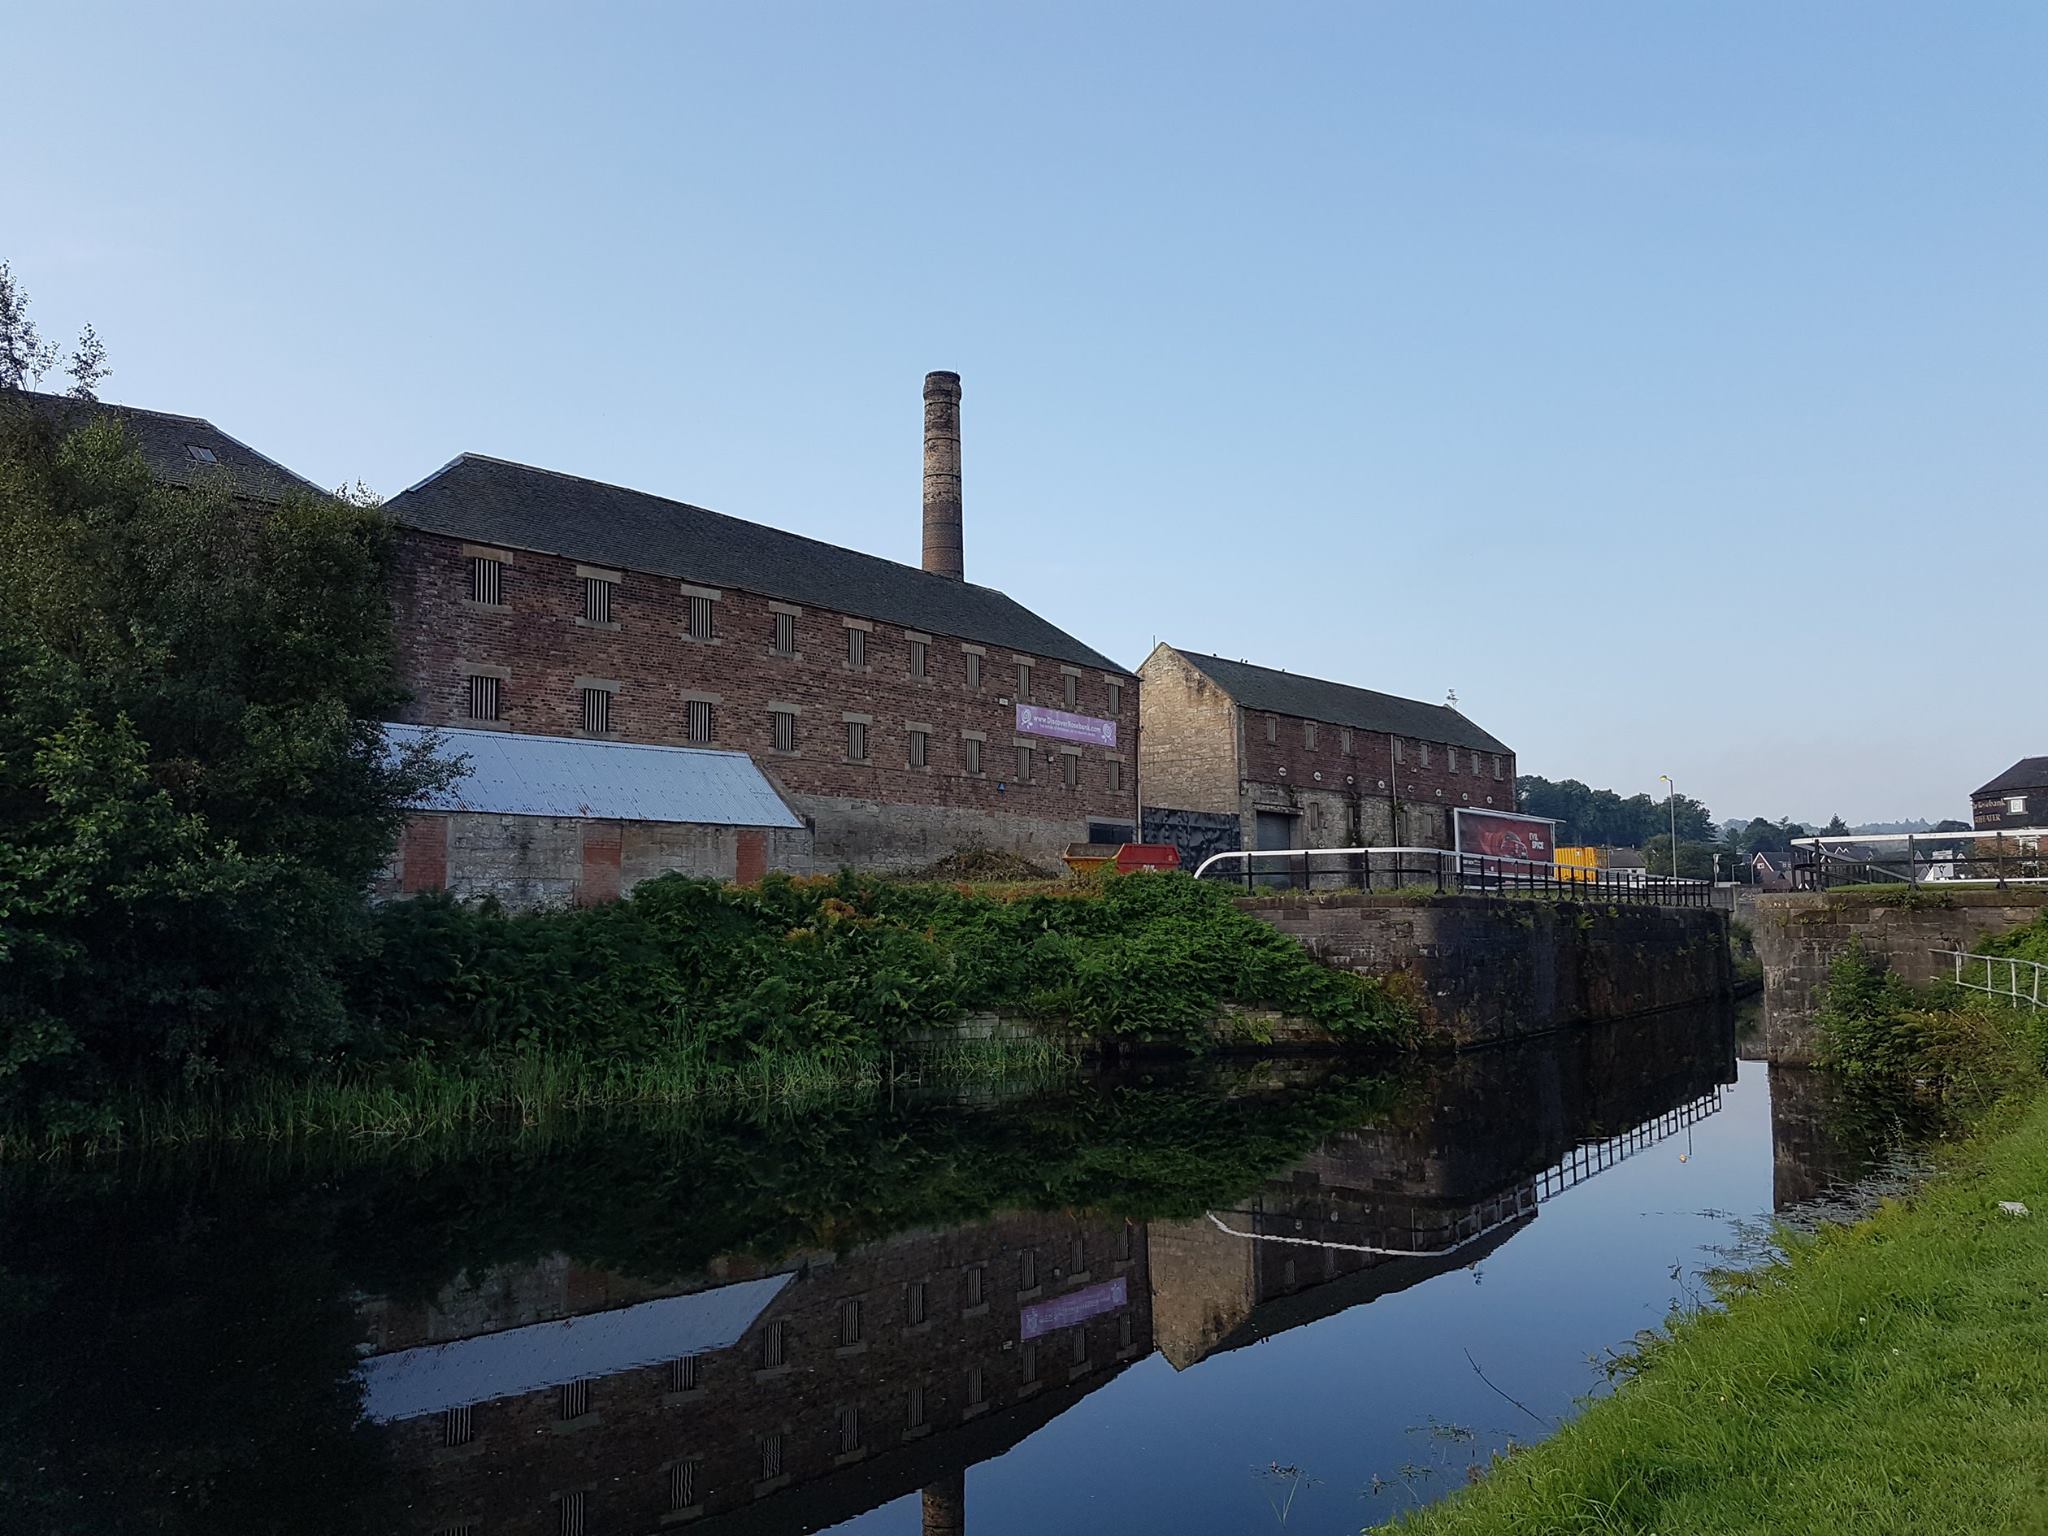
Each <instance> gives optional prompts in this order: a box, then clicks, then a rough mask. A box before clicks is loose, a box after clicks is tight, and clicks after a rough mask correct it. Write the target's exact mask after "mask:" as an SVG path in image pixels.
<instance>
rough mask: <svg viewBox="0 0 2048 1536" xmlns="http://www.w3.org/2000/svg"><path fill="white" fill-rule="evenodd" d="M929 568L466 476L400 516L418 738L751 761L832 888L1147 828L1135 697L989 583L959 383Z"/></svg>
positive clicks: (937, 414)
mask: <svg viewBox="0 0 2048 1536" xmlns="http://www.w3.org/2000/svg"><path fill="white" fill-rule="evenodd" d="M924 393H925V454H924V458H925V479H924V565H923V568H921V569H920V568H918V567H914V566H907V565H901V564H898V563H896V562H894V561H890V560H883V559H880V558H878V557H876V556H873V555H867V554H862V553H860V552H858V551H855V550H851V549H845V548H841V547H839V546H837V545H832V544H826V543H822V542H820V541H818V540H814V539H808V538H803V537H800V536H798V535H795V534H790V533H785V532H782V531H781V530H778V529H773V528H767V527H763V526H761V525H759V524H756V523H748V522H743V521H741V520H740V519H738V518H733V517H727V516H724V515H722V514H720V513H717V512H710V511H706V510H705V509H703V508H701V507H695V506H690V505H687V504H685V503H682V502H677V501H670V500H667V499H665V498H663V497H659V496H655V495H651V494H648V493H646V492H642V491H634V490H628V489H625V488H623V487H619V486H614V485H606V484H602V483H600V482H597V481H593V480H583V479H578V478H576V477H574V476H570V475H563V474H556V473H554V472H551V471H548V470H543V469H535V468H531V467H528V466H525V465H520V464H513V463H507V462H505V461H503V460H500V459H493V458H486V457H483V456H481V455H477V454H464V455H463V456H462V457H460V458H458V459H456V460H454V461H453V462H452V463H450V464H448V465H447V466H445V467H444V468H442V469H440V470H437V471H436V472H435V473H434V474H432V475H430V476H428V477H427V479H425V480H423V481H421V482H420V483H419V484H418V485H416V486H414V487H412V488H411V489H410V490H407V491H405V492H404V493H402V494H401V495H399V496H397V497H395V498H394V499H393V500H392V501H391V502H390V504H389V507H388V510H389V512H390V515H391V517H392V519H393V520H394V521H395V522H396V523H397V524H398V525H399V527H400V530H401V544H400V553H399V571H398V578H397V584H396V591H395V593H394V600H395V603H396V607H397V614H398V625H399V633H400V637H401V645H402V647H403V662H402V665H403V668H404V672H405V681H406V683H407V686H408V687H409V688H410V690H411V691H412V693H413V695H414V702H413V704H412V706H411V707H410V708H409V710H408V711H407V712H406V719H407V720H408V721H409V722H411V723H415V724H421V725H447V726H462V727H469V728H477V729H503V730H511V731H525V732H536V733H542V734H550V735H584V736H591V737H597V738H601V739H606V740H618V741H630V742H644V743H654V744H660V745H669V746H715V747H722V748H729V749H734V750H738V751H742V752H746V753H748V754H749V755H751V756H752V757H753V758H754V760H755V762H757V763H758V764H759V765H760V766H761V767H762V769H763V770H765V771H766V772H767V773H768V774H769V775H770V777H771V778H772V779H773V780H774V781H775V782H776V784H777V785H778V786H779V787H780V788H781V789H782V790H783V792H784V793H785V794H786V795H787V796H788V798H789V799H790V801H791V802H792V803H793V804H794V805H795V806H796V807H797V809H798V810H799V811H800V812H801V813H803V815H804V816H805V817H806V818H807V819H809V820H810V821H811V822H812V824H813V826H814V828H815V845H814V854H815V858H816V861H817V863H818V865H819V866H820V867H823V868H829V867H831V866H833V865H835V864H840V863H846V864H854V865H858V866H865V867H875V868H894V869H907V868H915V867H918V866H920V865H924V864H927V863H930V862H931V861H932V860H934V859H936V858H938V857H941V856H943V855H945V854H947V853H950V852H953V851H955V850H957V849H962V848H975V847H991V848H1004V849H1009V850H1012V851H1015V852H1017V853H1020V854H1022V855H1024V856H1025V857H1027V858H1030V859H1033V860H1034V861H1036V862H1039V863H1042V864H1051V863H1055V862H1056V861H1057V859H1058V858H1059V855H1060V854H1061V853H1062V852H1063V851H1064V849H1065V848H1066V846H1067V845H1068V844H1070V843H1075V842H1083V841H1115V842H1121V841H1125V840H1127V839H1128V838H1130V837H1131V836H1134V835H1135V829H1136V825H1137V819H1138V817H1137V774H1136V771H1135V770H1136V766H1137V765H1136V756H1135V750H1134V747H1133V743H1134V740H1135V737H1136V734H1137V731H1138V725H1139V716H1138V698H1137V694H1138V687H1137V681H1136V678H1135V677H1134V676H1133V675H1132V674H1131V673H1129V672H1127V671H1126V670H1124V669H1123V668H1121V667H1119V666H1118V665H1117V664H1116V663H1114V662H1112V661H1110V660H1109V659H1108V658H1107V657H1105V656H1103V655H1101V654H1100V653H1098V652H1096V651H1094V650H1092V649H1090V648H1089V647H1088V646H1086V645H1084V644H1082V643H1081V642H1080V641H1079V640H1077V639H1075V638H1074V637H1073V636H1071V635H1069V634H1067V633H1066V632H1064V631H1063V630H1061V629H1059V628H1057V627H1056V626H1055V625H1053V624H1051V623H1049V622H1048V621H1046V620H1045V619H1042V618H1040V617H1039V616H1038V615H1036V614H1034V613H1032V612H1031V611H1030V610H1029V609H1027V608H1025V607H1024V606H1022V605H1021V604H1019V603H1017V602H1015V601H1014V600H1012V599H1011V598H1009V597H1007V596H1005V595H1004V594H1003V593H1001V592H999V591H997V590H995V589H994V588H992V587H984V586H979V585H976V584H974V583H971V582H968V581H966V580H965V579H964V577H963V574H962V571H963V563H962V557H961V544H962V540H961V518H960V479H959V398H960V386H959V379H958V377H957V376H956V375H953V374H948V373H934V374H931V375H929V376H927V378H926V380H925V391H924Z"/></svg>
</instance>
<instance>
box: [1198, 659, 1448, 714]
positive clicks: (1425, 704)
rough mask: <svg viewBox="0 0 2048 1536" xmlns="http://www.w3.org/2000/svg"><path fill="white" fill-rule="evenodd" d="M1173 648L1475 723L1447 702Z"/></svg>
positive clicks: (1237, 665) (1256, 670) (1310, 673)
mask: <svg viewBox="0 0 2048 1536" xmlns="http://www.w3.org/2000/svg"><path fill="white" fill-rule="evenodd" d="M1173 648H1174V649H1175V650H1176V651H1180V653H1181V654H1182V655H1183V656H1198V657H1200V658H1201V659H1202V660H1204V661H1220V662H1222V663H1223V664H1224V665H1225V666H1229V667H1249V668H1251V669H1252V670H1253V671H1255V672H1269V673H1271V674H1272V675H1273V676H1274V677H1292V678H1299V679H1301V680H1302V681H1304V682H1310V683H1321V684H1322V685H1323V686H1325V687H1327V688H1348V689H1350V690H1351V691H1352V692H1353V693H1369V694H1371V695H1372V696H1373V697H1374V698H1376V699H1396V700H1398V701H1399V702H1401V703H1403V704H1413V705H1415V706H1416V708H1418V709H1440V710H1442V711H1443V712H1444V713H1445V714H1447V715H1456V716H1457V717H1458V718H1459V719H1460V720H1463V721H1464V722H1465V723H1466V724H1467V725H1476V724H1477V722H1475V721H1474V720H1473V719H1472V718H1471V717H1470V716H1469V715H1467V714H1465V713H1464V712H1463V711H1462V710H1458V709H1454V708H1453V707H1452V706H1450V705H1449V704H1432V703H1430V702H1429V700H1427V699H1414V698H1410V697H1409V696H1408V695H1407V694H1405V693H1389V692H1387V691H1386V689H1384V688H1368V687H1366V686H1365V685H1364V684H1363V683H1347V682H1344V681H1343V680H1342V679H1340V678H1335V677H1320V676H1318V675H1317V674H1315V673H1313V672H1290V671H1288V670H1287V669H1286V668H1285V667H1269V666H1267V665H1266V664H1265V663H1263V662H1258V661H1244V660H1241V659H1239V658H1238V657H1235V656H1219V655H1217V654H1216V653H1215V652H1214V651H1187V650H1181V648H1180V647H1179V646H1177V645H1176V646H1174V647H1173ZM1481 729H1483V727H1481Z"/></svg>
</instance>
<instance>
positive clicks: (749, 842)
mask: <svg viewBox="0 0 2048 1536" xmlns="http://www.w3.org/2000/svg"><path fill="white" fill-rule="evenodd" d="M811 869H812V858H811V834H810V833H809V832H808V831H807V830H803V829H800V828H779V827H713V826H701V825H697V824H694V823H679V822H658V821H595V820H589V819H585V818H578V817H565V816H500V815H490V814H485V813H482V812H474V811H462V812H447V813H443V812H433V813H427V814H421V815H416V816H414V817H412V818H410V819H409V820H408V821H407V823H406V826H405V831H404V833H403V834H402V835H401V836H400V838H399V844H398V849H397V851H396V853H394V855H393V856H392V860H391V863H390V864H389V865H388V866H386V868H385V870H384V873H383V874H382V876H381V877H380V878H379V879H378V881H377V884H376V886H375V888H374V890H373V892H372V895H373V896H374V897H375V898H376V899H379V900H389V899H391V898H392V897H395V896H404V895H411V894H413V893H415V892H418V891H426V890H445V891H447V892H449V893H450V894H451V895H454V896H458V897H462V898H464V899H471V898H480V897H485V896H490V897H495V898H496V899H497V900H498V901H500V902H502V903H503V904H504V905H505V906H507V907H509V908H512V909H513V910H515V911H519V910H525V909H529V908H535V907H567V906H590V905H592V904H594V903H596V902H600V901H611V900H614V899H615V898H617V897H620V896H624V895H626V894H628V893H629V892H630V891H631V890H632V889H633V887H634V886H636V885H638V884H639V883H640V882H641V881H642V880H650V879H652V878H654V877H655V876H656V875H667V874H683V875H696V876H700V877H703V878H705V879H711V880H758V879H759V878H760V877H761V876H762V875H763V874H766V873H768V872H770V871H775V872H779V873H782V874H791V875H807V874H809V873H811Z"/></svg>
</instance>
